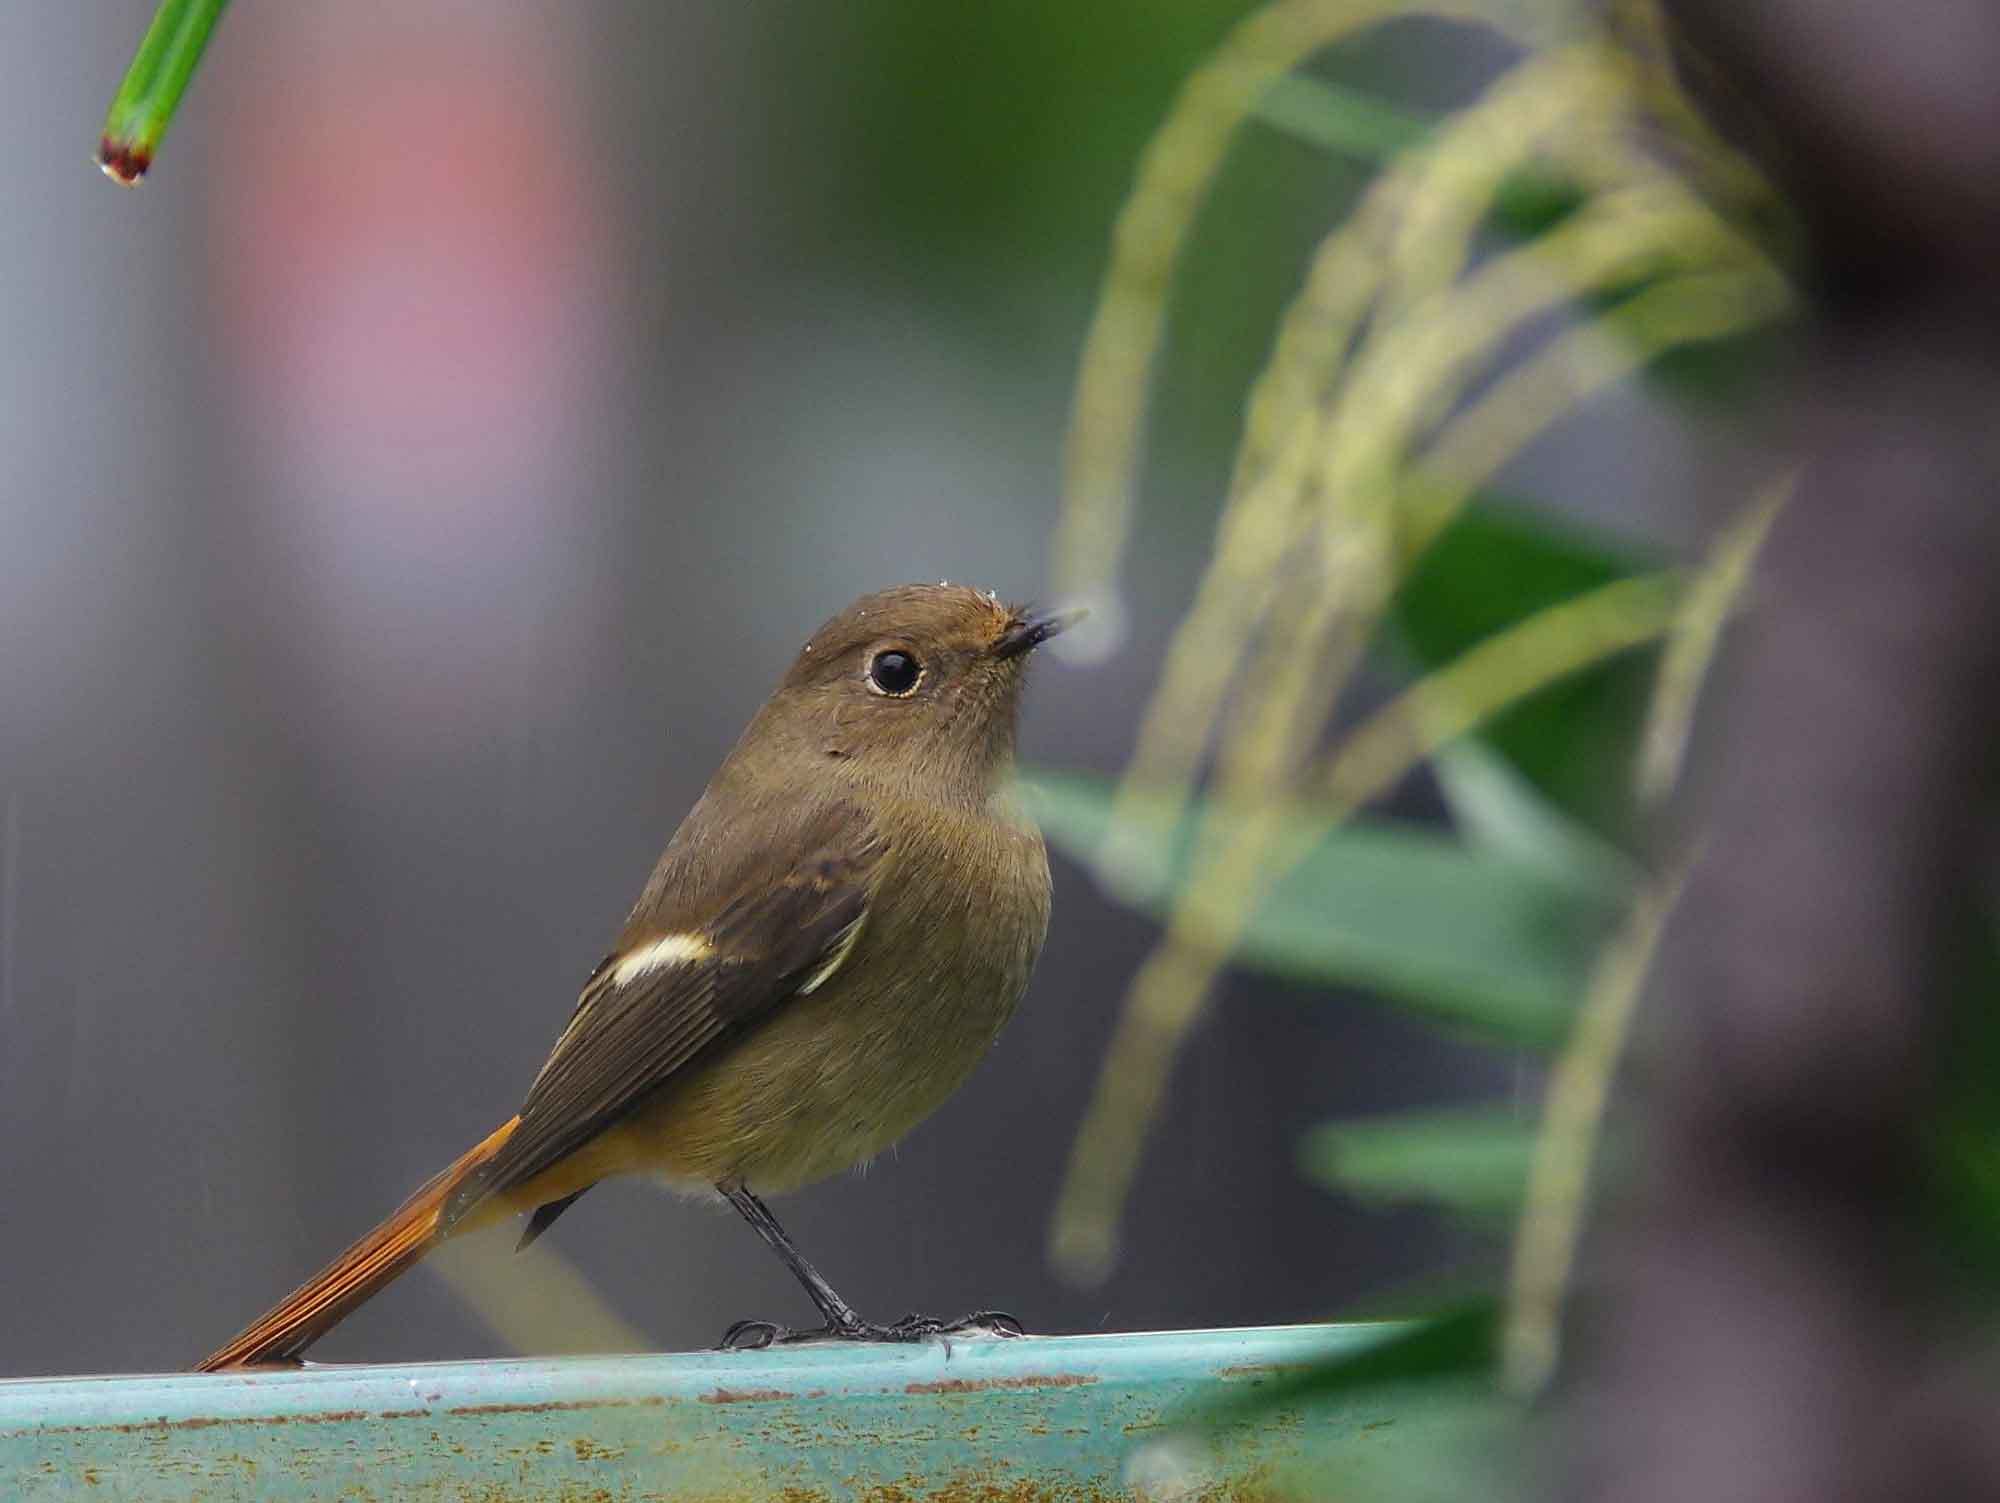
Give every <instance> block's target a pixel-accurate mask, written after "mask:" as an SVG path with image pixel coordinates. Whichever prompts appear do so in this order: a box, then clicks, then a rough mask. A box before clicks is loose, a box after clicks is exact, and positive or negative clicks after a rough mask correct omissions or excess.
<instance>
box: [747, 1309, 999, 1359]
mask: <svg viewBox="0 0 2000 1503" xmlns="http://www.w3.org/2000/svg"><path fill="white" fill-rule="evenodd" d="M1026 1334H1027V1333H1026V1332H1025V1331H1024V1330H1023V1329H1022V1328H1021V1322H1020V1321H1018V1320H1016V1319H1015V1318H1014V1317H1013V1316H1011V1315H1009V1314H1007V1312H1006V1311H1004V1310H975V1311H973V1312H972V1314H970V1315H964V1316H961V1317H959V1318H958V1319H957V1320H940V1319H938V1317H936V1316H935V1315H905V1316H904V1317H903V1318H902V1319H901V1320H899V1321H897V1322H896V1323H895V1324H894V1325H887V1326H883V1325H877V1324H875V1322H874V1321H872V1320H858V1319H857V1320H852V1321H832V1322H829V1323H828V1324H826V1325H824V1326H820V1327H818V1328H817V1329H815V1330H808V1331H796V1330H793V1329H792V1328H791V1327H790V1326H781V1325H779V1324H778V1323H777V1322H776V1321H770V1320H739V1321H737V1322H736V1324H735V1325H733V1326H731V1327H730V1328H729V1329H728V1330H727V1331H725V1332H723V1333H722V1347H721V1350H723V1351H725V1352H755V1351H762V1350H763V1349H764V1348H765V1347H768V1346H791V1345H794V1344H796V1343H799V1342H805V1341H930V1340H933V1339H935V1338H938V1337H951V1336H995V1337H1010V1336H1024V1335H1026Z"/></svg>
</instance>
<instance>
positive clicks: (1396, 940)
mask: <svg viewBox="0 0 2000 1503" xmlns="http://www.w3.org/2000/svg"><path fill="white" fill-rule="evenodd" d="M1111 787H1112V785H1111V784H1110V782H1109V781H1108V780H1106V779H1103V778H1098V777H1091V776H1085V775H1079V774H1055V773H1038V774H1034V775H1032V776H1029V777H1027V778H1025V779H1024V780H1023V790H1022V791H1023V797H1024V802H1025V803H1026V805H1027V807H1028V809H1029V811H1030V812H1031V813H1032V814H1033V815H1034V816H1035V818H1036V819H1037V820H1038V821H1039V822H1040V823H1041V825H1042V828H1043V831H1044V833H1045V834H1046V835H1047V836H1048V838H1049V839H1050V840H1051V841H1052V842H1053V843H1054V844H1055V845H1056V847H1057V848H1058V849H1060V850H1063V851H1065V852H1067V853H1068V854H1069V855H1071V856H1072V857H1074V858H1076V859H1077V860H1079V861H1082V862H1084V863H1086V864H1088V863H1090V862H1091V861H1092V860H1093V859H1094V858H1095V856H1096V853H1097V851H1098V848H1099V846H1100V845H1101V843H1102V842H1103V839H1104V836H1105V833H1106V831H1107V830H1108V828H1109V826H1110V808H1111ZM1307 812H1308V811H1304V810H1302V811H1301V814H1302V816H1303V815H1304V814H1305V813H1307ZM1204 814H1205V806H1204V805H1202V804H1200V803H1197V805H1196V807H1195V808H1194V809H1193V810H1191V811H1190V813H1189V815H1188V817H1187V818H1185V819H1183V821H1182V823H1181V825H1180V827H1179V828H1178V829H1177V830H1175V831H1174V832H1173V833H1172V835H1171V836H1170V837H1169V838H1168V839H1167V840H1165V841H1163V842H1162V843H1161V846H1160V848H1159V849H1158V850H1157V852H1154V853H1151V854H1150V855H1148V854H1147V853H1145V852H1143V851H1142V852H1141V857H1142V859H1141V860H1139V861H1136V862H1135V863H1134V871H1135V872H1136V873H1139V874H1141V880H1140V881H1139V882H1138V883H1137V885H1136V887H1135V889H1134V890H1135V894H1136V899H1137V902H1138V905H1139V906H1140V907H1141V908H1142V909H1143V910H1145V911H1146V912H1149V913H1152V914H1154V915H1155V916H1163V915H1164V914H1166V913H1167V912H1168V911H1169V909H1170V908H1171V906H1172V902H1173V899H1174V896H1175V894H1176V893H1177V892H1178V891H1179V890H1180V887H1181V885H1182V883H1183V882H1184V880H1185V878H1186V872H1187V862H1188V853H1189V846H1190V845H1191V843H1192V838H1193V833H1194V829H1195V827H1196V823H1197V821H1198V820H1199V819H1200V818H1201V817H1203V816H1204ZM1623 896H1624V894H1623V893H1622V891H1618V890H1615V889H1607V890H1606V891H1603V892H1600V893H1588V892H1581V891H1579V890H1577V889H1576V888H1575V887H1573V886H1569V885H1566V884H1565V883H1564V882H1563V881H1561V880H1558V879H1556V878H1553V877H1551V876H1550V875H1549V874H1548V873H1547V872H1545V871H1543V870H1540V869H1538V868H1537V867H1536V866H1535V865H1534V864H1532V863H1529V862H1525V861H1521V860H1517V859H1514V858H1510V857H1507V856H1503V855H1500V854H1498V853H1495V852H1492V851H1488V850H1480V849H1475V848H1472V847H1469V846H1467V845H1464V844H1462V843H1461V842H1459V841H1457V840H1455V839H1453V838H1452V837H1451V836H1449V835H1448V834H1445V833H1443V832H1441V831H1438V830H1434V829H1431V828H1428V827H1422V826H1417V825H1411V824H1403V823H1397V822H1388V821H1367V822H1359V823H1353V824H1348V825H1344V826H1342V827H1340V828H1339V829H1337V830H1336V831H1335V832H1334V833H1333V834H1332V835H1331V836H1329V837H1328V838H1327V840H1326V841H1325V842H1323V843H1322V844H1321V845H1320V847H1319V848H1318V849H1316V850H1315V851H1314V852H1313V853H1312V854H1311V855H1310V856H1308V857H1307V858H1306V860H1305V861H1303V862H1301V863H1300V864H1299V865H1298V866H1297V867H1296V868H1295V869H1294V870H1293V871H1292V872H1291V873H1290V874H1289V875H1287V876H1286V877H1285V878H1284V879H1283V880H1282V881H1281V882H1280V883H1279V885H1278V886H1277V888H1276V890H1275V891H1273V893H1272V894H1271V896H1270V897H1269V898H1268V899H1267V900H1266V901H1265V902H1264V903H1263V904H1262V905H1261V906H1260V907H1259V908H1258V910H1257V911H1256V913H1255V914H1254V915H1253V916H1252V918H1251V921H1250V923H1249V926H1248V928H1247V929H1246V931H1245V934H1244V938H1243V942H1242V944H1241V946H1240V947H1239V949H1238V951H1237V954H1236V956H1235V959H1236V960H1237V961H1238V962H1239V963H1240V964H1243V965H1247V966H1252V967H1255V968H1257V969H1259V970H1263V971H1267V972H1270V973H1272V974H1275V975H1278V976H1282V977H1285V978H1287V979H1290V980H1294V981H1300V982H1305V983H1308V984H1314V985H1322V986H1324V985H1349V986H1359V987H1365V988H1369V989H1372V990H1375V991H1379V992H1380V993H1382V994H1383V995H1384V996H1386V997H1387V998H1389V999H1390V1000H1392V1001H1395V1002H1397V1003H1399V1004H1401V1005H1403V1006H1405V1007H1406V1008H1409V1009H1410V1010H1412V1011H1415V1012H1418V1013H1421V1014H1424V1015H1426V1016H1429V1017H1431V1018H1433V1019H1436V1020H1439V1021H1443V1022H1446V1023H1448V1024H1451V1025H1453V1026H1455V1027H1458V1028H1461V1029H1465V1030H1468V1031H1471V1032H1474V1033H1477V1034H1480V1035H1483V1036H1486V1037H1490V1038H1495V1039H1499V1040H1503V1041H1506V1042H1509V1043H1527V1044H1532V1045H1536V1046H1543V1047H1545V1046H1548V1045H1551V1044H1553V1043H1555V1042H1556V1041H1557V1040H1559V1039H1560V1038H1561V1037H1562V1035H1563V1032H1564V1029H1565V1027H1566V1024H1567V1020H1568V1018H1569V1014H1570V1010H1571V1009H1572V1007H1573V1006H1574V1005H1575V1002H1576V999H1577V997H1578V996H1579V995H1580V994H1581V989H1582V985H1583V981H1584V978H1585V976H1586V974H1587V971H1588V966H1589V960H1590V956H1591V954H1592V952H1593V947H1594V945H1595V943H1596V942H1597V940H1598V939H1599V938H1600V937H1601V936H1602V935H1603V934H1604V933H1606V932H1607V931H1608V929H1609V927H1610V926H1611V924H1612V923H1613V922H1614V921H1615V919H1616V915H1617V913H1618V911H1619V908H1620V906H1621V903H1622V900H1623Z"/></svg>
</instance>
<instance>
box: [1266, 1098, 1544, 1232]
mask: <svg viewBox="0 0 2000 1503" xmlns="http://www.w3.org/2000/svg"><path fill="white" fill-rule="evenodd" d="M1534 1154H1535V1124H1534V1123H1533V1122H1532V1121H1530V1120H1528V1119H1526V1118H1524V1117H1522V1116H1520V1115H1519V1114H1517V1113H1514V1112H1510V1111H1507V1110H1504V1109H1501V1108H1493V1107H1484V1108H1475V1109H1470V1110H1458V1111H1423V1112H1399V1113H1397V1114H1395V1115H1393V1116H1384V1117H1372V1118H1367V1119H1365V1120H1361V1121H1356V1122H1335V1123H1329V1124H1327V1125H1326V1126H1324V1127H1318V1128H1315V1129H1313V1131H1311V1132H1309V1133H1307V1134H1306V1136H1305V1138H1304V1140H1303V1141H1302V1142H1301V1143H1300V1144H1299V1162H1300V1167H1301V1168H1303V1169H1304V1170H1305V1172H1306V1173H1307V1174H1309V1175H1310V1176H1312V1177H1313V1178H1314V1179H1316V1180H1318V1181H1319V1182H1320V1183H1321V1184H1324V1185H1326V1186H1327V1187H1328V1188H1329V1189H1333V1190H1338V1191H1340V1192H1342V1193H1344V1194H1347V1195H1352V1196H1354V1197H1355V1198H1356V1199H1358V1200H1365V1201H1374V1202H1383V1203H1390V1204H1395V1203H1400V1202H1407V1201H1436V1202H1439V1203H1441V1204H1443V1205H1444V1206H1446V1207H1448V1208H1449V1209H1450V1210H1452V1211H1454V1212H1456V1213H1458V1214H1460V1215H1462V1216H1468V1217H1477V1218H1489V1217H1500V1216H1506V1215H1509V1214H1511V1213H1512V1212H1513V1211H1514V1210H1515V1209H1516V1208H1517V1207H1518V1206H1519V1204H1520V1201H1521V1195H1522V1191H1523V1189H1524V1188H1525V1186H1526V1185H1527V1182H1528V1165H1529V1163H1530V1162H1531V1161H1532V1160H1533V1158H1534Z"/></svg>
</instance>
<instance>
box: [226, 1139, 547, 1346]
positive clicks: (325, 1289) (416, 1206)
mask: <svg viewBox="0 0 2000 1503" xmlns="http://www.w3.org/2000/svg"><path fill="white" fill-rule="evenodd" d="M519 1121H520V1119H519V1118H518V1117H513V1118H509V1119H508V1120H507V1122H506V1123H505V1124H503V1125H502V1126H501V1127H500V1128H499V1129H498V1130H497V1131H495V1132H494V1133H492V1134H491V1135H490V1136H489V1137H487V1139H486V1140H485V1141H484V1142H482V1143H480V1144H479V1145H478V1146H476V1147H474V1148H472V1149H470V1150H469V1151H468V1152H466V1153H465V1154H463V1155H461V1156H460V1158H459V1159H458V1161H457V1162H456V1163H454V1164H452V1165H451V1166H450V1167H449V1168H448V1169H445V1170H444V1171H443V1172H442V1173H440V1174H436V1175H434V1176H432V1177H431V1179H430V1180H429V1181H428V1182H426V1183H425V1185H424V1186H423V1188H422V1189H420V1190H418V1191H417V1192H416V1194H414V1195H412V1196H411V1197H410V1198H409V1199H408V1200H406V1201H404V1202H403V1203H402V1204H401V1205H400V1206H398V1207H397V1208H396V1209H395V1210H394V1211H393V1212H392V1213H391V1214H390V1215H389V1217H388V1219H387V1220H385V1221H384V1222H383V1223H382V1224H381V1225H380V1226H378V1227H376V1228H375V1229H374V1230H373V1231H372V1232H369V1233H368V1234H367V1235H366V1236H364V1237H363V1238H362V1239H361V1240H360V1241H358V1242H356V1243H355V1244H354V1245H353V1246H352V1247H350V1248H348V1249H347V1251H346V1252H344V1253H342V1254H341V1255H340V1256H339V1257H337V1258H335V1259H334V1260H333V1261H332V1262H331V1263H329V1264H327V1266H326V1267H324V1268H322V1269H321V1270H320V1271H319V1272H318V1273H316V1274H314V1275H313V1276H312V1278H310V1279H308V1280H307V1281H306V1282H305V1283H304V1284H301V1285H300V1286H299V1287H298V1288H297V1289H294V1290H293V1291H292V1292H291V1293H290V1294H288V1295H286V1296H285V1297H284V1298H283V1299H282V1300H280V1301H279V1302H278V1303H277V1304H276V1305H274V1306H272V1307H271V1309H270V1310H268V1311H267V1312H265V1314H263V1315H261V1316H259V1317H258V1318H257V1320H255V1321H254V1322H252V1323H251V1325H249V1326H248V1327H247V1328H246V1329H245V1330H244V1331H243V1332H242V1333H241V1334H239V1335H238V1336H237V1337H236V1338H235V1339H234V1340H232V1341H231V1342H230V1343H229V1344H228V1345H227V1346H225V1347H223V1348H222V1349H221V1350H219V1351H217V1352H214V1353H212V1354H211V1355H209V1356H208V1357H206V1358H204V1359H203V1360H202V1362H201V1364H200V1365H199V1366H198V1367H196V1369H195V1371H196V1372H204V1373H206V1372H215V1371H218V1370H220V1369H222V1368H229V1367H244V1366H249V1365H252V1364H256V1363H269V1362H293V1361H296V1360H297V1359H298V1357H299V1354H300V1353H302V1352H303V1351H305V1349H306V1348H307V1347H309V1346H311V1345H312V1344H313V1342H315V1341H317V1340H318V1339H319V1338H320V1337H321V1336H324V1335H325V1334H326V1333H327V1332H328V1331H330V1330H332V1329H333V1327H334V1326H336V1325H337V1324H339V1323H340V1321H341V1320H342V1319H344V1318H345V1317H346V1316H347V1315H348V1314H349V1313H350V1312H351V1311H353V1310H354V1309H355V1307H356V1306H358V1305H360V1304H362V1303H363V1302H364V1301H365V1300H367V1299H368V1298H369V1297H370V1296H372V1295H373V1294H374V1293H375V1292H376V1291H377V1290H379V1289H381V1288H383V1287H384V1286H385V1285H387V1284H388V1283H389V1282H390V1281H391V1280H393V1279H395V1278H396V1277H397V1276H398V1275H399V1274H401V1273H402V1272H403V1271H404V1270H405V1269H407V1268H409V1267H410V1266H412V1265H413V1264H415V1263H416V1262H417V1261H418V1260H419V1259H421V1258H422V1257H423V1256H424V1254H425V1253H427V1252H429V1251H430V1250H431V1249H432V1248H433V1247H435V1246H436V1245H437V1243H438V1242H439V1240H440V1239H441V1235H442V1233H441V1230H440V1228H439V1225H438V1213H439V1211H440V1210H441V1209H442V1207H443V1205H444V1203H445V1200H446V1198H447V1197H448V1196H449V1195H450V1194H451V1193H452V1191H453V1190H455V1189H457V1188H458V1186H459V1185H460V1184H461V1183H462V1182H463V1181H464V1179H465V1177H466V1176H467V1175H468V1174H470V1173H472V1172H473V1171H474V1170H476V1169H478V1168H479V1167H480V1166H482V1165H483V1164H485V1163H486V1162H487V1161H488V1160H489V1159H491V1158H492V1157H493V1155H494V1154H495V1153H497V1152H498V1151H499V1149H500V1145H501V1144H503V1143H505V1142H506V1141H507V1139H508V1137H509V1136H510V1135H511V1134H512V1133H513V1131H514V1128H515V1126H516V1125H517V1124H518V1123H519Z"/></svg>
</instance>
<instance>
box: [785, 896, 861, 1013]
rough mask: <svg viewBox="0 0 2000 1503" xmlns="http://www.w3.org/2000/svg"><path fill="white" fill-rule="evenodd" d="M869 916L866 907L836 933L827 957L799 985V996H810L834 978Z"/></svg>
mask: <svg viewBox="0 0 2000 1503" xmlns="http://www.w3.org/2000/svg"><path fill="white" fill-rule="evenodd" d="M867 918H868V910H867V909H865V908H864V909H863V910H862V911H861V912H860V913H859V914H858V915H856V917H855V920H854V922H853V923H851V924H849V925H848V926H847V927H846V928H845V929H843V930H841V931H840V933H838V934H836V935H834V937H833V943H832V944H831V945H829V946H827V951H826V959H824V960H822V961H821V962H820V963H819V964H818V965H816V966H814V967H813V968H812V972H811V974H809V975H808V976H807V977H806V979H805V981H804V982H803V983H802V984H801V985H800V987H799V990H798V995H799V996H801V997H810V996H811V995H812V994H813V993H814V992H816V991H818V990H819V989H820V988H821V987H822V986H825V985H826V984H827V982H829V981H831V980H832V979H833V973H834V972H835V971H837V970H839V969H840V966H841V962H842V961H844V960H846V959H847V957H848V954H849V952H850V951H852V950H853V948H854V942H855V941H856V940H858V939H860V938H861V926H862V924H863V923H864V922H865V921H866V920H867Z"/></svg>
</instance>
